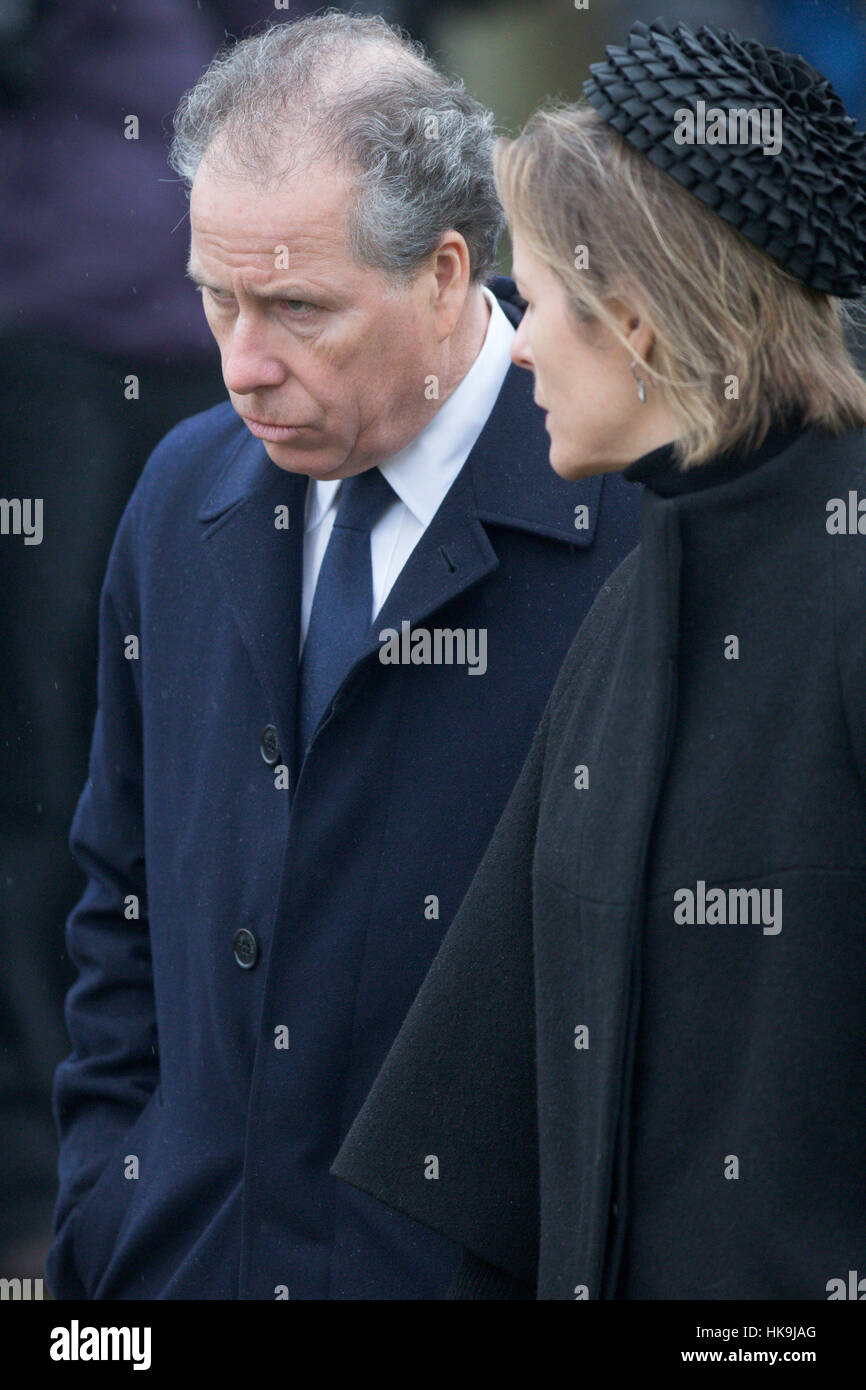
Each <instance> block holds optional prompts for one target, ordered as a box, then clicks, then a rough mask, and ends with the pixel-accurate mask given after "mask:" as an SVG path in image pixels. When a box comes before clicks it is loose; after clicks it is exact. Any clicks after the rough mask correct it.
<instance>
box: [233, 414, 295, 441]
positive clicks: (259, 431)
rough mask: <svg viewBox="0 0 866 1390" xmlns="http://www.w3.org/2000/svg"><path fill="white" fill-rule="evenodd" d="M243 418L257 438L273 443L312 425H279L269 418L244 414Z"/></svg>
mask: <svg viewBox="0 0 866 1390" xmlns="http://www.w3.org/2000/svg"><path fill="white" fill-rule="evenodd" d="M241 418H242V420H243V422H244V424H245V425H246V427H247V429H248V430H249V431H250V433H251V434H254V435H255V436H256V438H257V439H267V440H270V441H271V443H276V442H277V441H278V440H280V439H289V438H291V436H292V435H293V434H297V432H298V430H307V429H310V428H311V426H310V425H278V424H275V423H272V422H270V421H269V420H255V419H253V417H252V416H250V415H243V416H242V417H241Z"/></svg>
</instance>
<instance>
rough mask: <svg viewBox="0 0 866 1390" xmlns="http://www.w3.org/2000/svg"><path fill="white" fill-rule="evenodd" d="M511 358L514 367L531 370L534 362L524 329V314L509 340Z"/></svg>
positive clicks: (527, 335)
mask: <svg viewBox="0 0 866 1390" xmlns="http://www.w3.org/2000/svg"><path fill="white" fill-rule="evenodd" d="M511 360H512V362H513V363H514V365H515V366H516V367H528V369H529V370H530V371H532V370H533V368H534V366H535V364H534V362H533V359H532V350H531V348H530V346H529V334H528V332H527V330H526V315H525V314H524V315H523V318H522V319H521V320H520V323H519V324H518V325H517V331H516V333H515V334H514V337H513V338H512V340H511Z"/></svg>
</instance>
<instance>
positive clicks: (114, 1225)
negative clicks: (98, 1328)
mask: <svg viewBox="0 0 866 1390" xmlns="http://www.w3.org/2000/svg"><path fill="white" fill-rule="evenodd" d="M161 1110H162V1086H161V1084H160V1085H158V1086H157V1087H156V1089H155V1090H154V1091H153V1092H152V1093H151V1095H150V1096H149V1097H148V1100H147V1101H146V1103H145V1105H144V1108H143V1110H142V1111H141V1113H140V1114H139V1115H138V1116H137V1118H136V1120H135V1122H134V1124H133V1125H132V1127H131V1129H128V1130H127V1132H126V1133H125V1134H124V1135H123V1137H122V1138H121V1139H119V1140H118V1141H117V1143H116V1144H115V1146H114V1149H113V1150H112V1152H111V1153H110V1155H109V1157H108V1158H107V1160H106V1162H105V1166H104V1167H103V1169H102V1172H101V1173H100V1175H99V1177H98V1178H97V1179H96V1182H95V1183H94V1185H93V1187H91V1189H90V1191H89V1192H88V1193H87V1194H86V1196H85V1197H83V1198H82V1200H81V1202H80V1204H79V1206H78V1209H77V1212H76V1216H75V1230H74V1233H73V1246H74V1251H75V1264H76V1267H77V1269H78V1274H79V1277H80V1279H81V1282H82V1284H83V1286H84V1289H85V1291H86V1293H87V1297H88V1298H92V1297H93V1291H94V1289H95V1288H96V1286H97V1284H98V1282H99V1280H100V1278H101V1277H102V1274H103V1272H104V1271H105V1269H106V1267H107V1265H108V1262H109V1260H110V1259H111V1254H112V1251H113V1249H114V1246H115V1242H116V1240H117V1236H118V1233H119V1231H120V1228H121V1225H122V1223H123V1219H124V1217H125V1215H126V1212H127V1210H128V1208H129V1206H130V1205H131V1203H132V1201H133V1200H134V1197H135V1190H136V1187H137V1184H138V1173H139V1171H140V1168H141V1165H142V1161H143V1159H144V1157H145V1154H146V1151H147V1145H148V1143H149V1140H150V1134H151V1131H152V1129H153V1125H154V1122H155V1120H156V1119H157V1117H158V1116H159V1114H160V1111H161ZM133 1160H134V1161H133Z"/></svg>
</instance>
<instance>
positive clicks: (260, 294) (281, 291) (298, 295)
mask: <svg viewBox="0 0 866 1390" xmlns="http://www.w3.org/2000/svg"><path fill="white" fill-rule="evenodd" d="M186 274H187V276H188V278H189V279H190V280H192V282H193V284H195V285H200V286H202V288H203V289H206V290H216V291H217V293H218V294H230V293H231V291H230V290H224V289H223V288H222V286H221V285H213V284H211V282H210V281H209V280H206V279H205V278H204V276H203V275H201V274H200V272H199V271H197V270H196V269H194V267H193V266H191V265H188V266H187V268H186ZM290 291H295V293H294V294H291V293H290ZM247 293H248V294H251V295H252V296H253V298H254V299H304V298H305V297H306V296H307V295H308V294H309V291H306V290H302V289H301V287H300V286H299V285H298V284H297V283H296V282H294V281H291V282H287V283H286V284H285V285H273V286H271V288H270V289H267V290H257V289H255V288H254V287H252V286H248V287H247Z"/></svg>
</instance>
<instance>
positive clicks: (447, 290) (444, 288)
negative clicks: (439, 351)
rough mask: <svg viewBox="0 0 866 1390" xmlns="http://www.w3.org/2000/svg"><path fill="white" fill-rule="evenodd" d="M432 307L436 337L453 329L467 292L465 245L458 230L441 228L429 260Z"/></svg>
mask: <svg viewBox="0 0 866 1390" xmlns="http://www.w3.org/2000/svg"><path fill="white" fill-rule="evenodd" d="M430 268H431V271H432V276H433V283H432V308H433V313H434V316H435V318H436V320H437V324H438V330H439V337H440V340H444V339H445V338H448V337H450V335H451V334H452V333H453V332H454V329H455V327H456V325H457V320H458V319H459V317H460V315H461V313H462V311H463V305H464V304H465V303H466V296H467V294H468V293H469V274H470V261H469V247H468V246H467V245H466V239H465V238H464V237H463V236H462V235H461V233H460V232H457V231H454V230H453V229H452V230H449V231H447V232H443V234H442V237H441V238H440V241H439V245H438V246H437V247H436V250H435V251H434V252H433V255H432V257H431V260H430Z"/></svg>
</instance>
